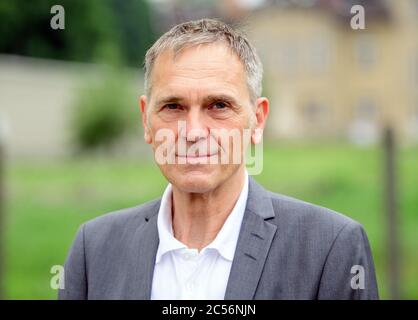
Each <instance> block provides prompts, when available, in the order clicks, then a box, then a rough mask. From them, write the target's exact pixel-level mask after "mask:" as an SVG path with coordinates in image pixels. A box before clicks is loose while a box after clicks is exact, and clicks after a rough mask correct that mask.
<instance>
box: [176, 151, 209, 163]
mask: <svg viewBox="0 0 418 320" xmlns="http://www.w3.org/2000/svg"><path fill="white" fill-rule="evenodd" d="M216 155H217V153H213V154H203V155H183V154H176V158H177V159H179V160H181V161H179V163H187V164H209V160H210V159H211V158H213V157H215V156H216Z"/></svg>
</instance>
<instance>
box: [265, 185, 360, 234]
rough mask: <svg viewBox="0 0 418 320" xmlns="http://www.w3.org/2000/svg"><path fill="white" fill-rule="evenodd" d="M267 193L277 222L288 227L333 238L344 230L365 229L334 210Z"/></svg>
mask: <svg viewBox="0 0 418 320" xmlns="http://www.w3.org/2000/svg"><path fill="white" fill-rule="evenodd" d="M267 193H268V196H269V197H270V199H271V202H272V205H273V209H274V212H275V215H276V218H277V219H275V220H276V221H277V222H279V221H281V222H285V223H286V224H287V225H295V224H296V225H298V226H299V227H303V228H305V229H307V230H312V231H316V233H322V232H324V233H327V234H329V235H333V236H336V235H337V234H338V233H339V232H340V231H342V230H343V229H358V228H359V229H362V228H363V227H362V225H361V224H360V223H358V222H357V221H355V220H354V219H352V218H350V217H348V216H346V215H344V214H342V213H340V212H337V211H334V210H332V209H329V208H325V207H322V206H320V205H317V204H313V203H309V202H306V201H303V200H299V199H296V198H293V197H290V196H287V195H283V194H279V193H273V192H271V191H267Z"/></svg>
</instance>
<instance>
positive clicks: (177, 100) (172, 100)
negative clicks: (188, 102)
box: [156, 94, 241, 107]
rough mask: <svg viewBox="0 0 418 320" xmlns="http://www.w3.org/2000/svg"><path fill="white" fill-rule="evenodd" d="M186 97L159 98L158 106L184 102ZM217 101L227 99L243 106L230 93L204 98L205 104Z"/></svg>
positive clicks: (228, 101)
mask: <svg viewBox="0 0 418 320" xmlns="http://www.w3.org/2000/svg"><path fill="white" fill-rule="evenodd" d="M184 100H185V99H184V98H182V97H179V96H167V97H163V98H161V99H159V100H157V103H156V106H161V105H163V104H168V103H179V104H180V103H182V102H184ZM216 101H225V102H227V103H229V104H233V105H236V106H238V107H241V105H240V104H239V103H238V101H237V100H236V99H235V98H234V97H232V96H230V95H228V94H213V95H208V96H206V97H205V98H204V99H203V103H204V104H209V103H213V102H216Z"/></svg>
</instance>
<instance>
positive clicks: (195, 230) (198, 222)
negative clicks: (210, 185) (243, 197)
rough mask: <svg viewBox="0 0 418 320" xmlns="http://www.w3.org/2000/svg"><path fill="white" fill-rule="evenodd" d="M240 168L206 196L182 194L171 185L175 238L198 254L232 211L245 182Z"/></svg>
mask: <svg viewBox="0 0 418 320" xmlns="http://www.w3.org/2000/svg"><path fill="white" fill-rule="evenodd" d="M244 170H245V168H244V167H241V168H240V169H238V170H237V172H235V173H234V174H233V175H232V176H231V177H230V178H229V179H228V180H227V181H225V182H224V183H222V184H221V185H219V186H218V187H217V188H215V189H213V190H211V191H209V192H207V193H188V192H183V191H181V190H179V189H178V188H176V187H175V186H174V185H173V195H172V197H173V198H172V203H173V207H172V208H173V220H172V221H173V232H174V237H175V238H176V239H177V240H179V241H181V242H182V243H184V244H185V245H187V247H189V248H196V249H198V250H199V251H200V250H201V249H202V248H204V247H205V246H207V245H208V244H209V243H211V242H212V241H213V240H214V239H215V237H216V235H217V234H218V232H219V230H221V228H222V226H223V224H224V222H225V220H226V219H227V218H228V216H229V214H230V213H231V211H232V209H233V208H234V206H235V204H236V202H237V200H238V197H239V195H240V193H241V190H242V188H243V186H244V181H245V171H244Z"/></svg>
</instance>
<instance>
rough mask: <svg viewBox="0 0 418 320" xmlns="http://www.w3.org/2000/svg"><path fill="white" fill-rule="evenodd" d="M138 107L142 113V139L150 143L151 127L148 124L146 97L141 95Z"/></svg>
mask: <svg viewBox="0 0 418 320" xmlns="http://www.w3.org/2000/svg"><path fill="white" fill-rule="evenodd" d="M139 108H140V109H141V113H142V126H143V127H144V140H145V142H146V143H148V144H151V143H152V134H151V128H150V127H149V126H148V120H149V119H148V113H147V97H146V96H144V95H142V96H141V97H140V98H139Z"/></svg>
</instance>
